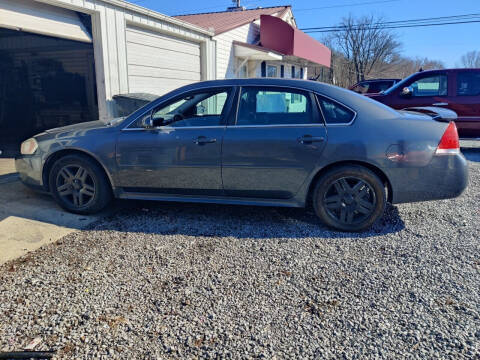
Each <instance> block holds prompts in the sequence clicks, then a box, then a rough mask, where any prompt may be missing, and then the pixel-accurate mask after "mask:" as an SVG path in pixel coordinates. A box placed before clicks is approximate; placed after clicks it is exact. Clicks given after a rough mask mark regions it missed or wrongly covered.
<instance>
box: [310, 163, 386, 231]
mask: <svg viewBox="0 0 480 360" xmlns="http://www.w3.org/2000/svg"><path fill="white" fill-rule="evenodd" d="M313 203H314V208H315V212H316V214H317V216H318V217H319V218H320V220H322V221H323V222H324V223H325V224H327V225H328V226H330V227H333V228H335V229H338V230H342V231H362V230H365V229H367V228H369V227H370V226H371V225H372V224H373V223H374V222H375V221H376V220H377V219H378V218H379V217H380V216H382V214H383V211H384V209H385V204H386V193H385V185H384V184H383V182H382V181H381V180H380V179H379V178H378V176H377V175H376V174H375V173H373V172H372V171H371V170H369V169H367V168H364V167H362V166H358V165H350V166H349V165H346V166H340V167H338V168H334V169H332V170H330V171H328V172H327V173H326V174H324V175H323V176H322V177H321V178H320V179H319V181H318V182H317V184H316V187H315V191H314V196H313Z"/></svg>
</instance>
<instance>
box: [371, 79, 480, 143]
mask: <svg viewBox="0 0 480 360" xmlns="http://www.w3.org/2000/svg"><path fill="white" fill-rule="evenodd" d="M367 96H368V97H370V98H372V99H375V100H377V101H380V102H381V103H383V104H385V105H388V106H391V107H392V108H394V109H398V110H400V109H405V108H410V107H419V106H438V107H443V108H447V109H450V110H453V111H455V112H456V113H457V115H458V119H457V120H456V121H455V123H456V125H457V128H458V133H459V136H460V137H461V138H480V69H444V70H429V71H422V72H417V73H415V74H413V75H411V76H409V77H407V78H405V79H404V80H402V81H400V82H399V83H397V84H396V85H394V86H393V87H391V88H390V89H388V90H386V91H384V92H382V93H380V94H367Z"/></svg>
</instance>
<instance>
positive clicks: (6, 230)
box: [0, 159, 105, 265]
mask: <svg viewBox="0 0 480 360" xmlns="http://www.w3.org/2000/svg"><path fill="white" fill-rule="evenodd" d="M0 160H2V161H1V162H0V169H1V170H0V171H1V172H2V173H0V265H1V264H3V263H5V262H7V261H9V260H13V259H15V258H17V257H20V256H22V255H24V254H26V253H27V252H29V251H33V250H36V249H38V248H39V247H41V246H43V245H46V244H49V243H51V242H55V241H56V240H58V239H60V238H61V237H63V236H65V235H67V234H69V233H71V232H73V231H77V230H81V229H83V228H85V227H86V226H88V225H89V224H91V223H92V222H94V221H96V220H98V219H99V218H100V217H102V216H104V215H105V213H100V214H98V215H95V216H84V215H75V214H71V213H68V212H66V211H65V210H63V209H61V208H60V207H59V206H58V205H57V204H56V203H55V202H54V201H53V199H52V198H51V197H50V196H48V195H42V194H37V193H35V192H34V191H32V190H30V189H28V188H26V187H25V186H24V185H23V184H22V183H21V182H20V181H19V180H18V177H17V176H15V175H16V174H15V172H14V168H13V167H12V164H13V162H12V161H3V160H6V159H0ZM8 160H10V159H8ZM12 171H13V172H12Z"/></svg>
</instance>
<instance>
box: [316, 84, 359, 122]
mask: <svg viewBox="0 0 480 360" xmlns="http://www.w3.org/2000/svg"><path fill="white" fill-rule="evenodd" d="M313 94H314V95H315V100H316V102H317V106H318V107H319V109H320V113H321V114H322V117H323V121H324V123H325V126H327V127H328V126H350V125H352V124H353V122H354V121H355V119H356V118H357V112H356V111H355V110H353V109H352V108H351V107H350V106H348V105H345V104H344V103H342V102H340V101H338V100H335V99H332V98H331V97H330V96H327V95H324V94H320V93H319V92H315V91H313ZM317 95H318V96H323V97H324V98H326V99H328V100H330V101H333V102H334V103H337V104H339V105H341V106H343V107H346V108H347V109H348V110H350V111H352V112H353V118H352V120H350V122H348V123H337V124H329V123H327V119H326V118H325V116H324V114H323V110H322V106H321V105H320V102H319V100H318V97H317Z"/></svg>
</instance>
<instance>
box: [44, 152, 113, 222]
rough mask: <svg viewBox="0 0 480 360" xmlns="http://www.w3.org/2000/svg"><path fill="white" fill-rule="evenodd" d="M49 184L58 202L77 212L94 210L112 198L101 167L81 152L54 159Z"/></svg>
mask: <svg viewBox="0 0 480 360" xmlns="http://www.w3.org/2000/svg"><path fill="white" fill-rule="evenodd" d="M49 184H50V191H51V193H52V195H53V197H54V199H55V200H56V201H57V203H58V204H59V205H60V206H61V207H62V208H64V209H65V210H68V211H70V212H73V213H77V214H93V213H96V212H98V211H100V210H102V209H103V208H104V207H105V206H107V204H108V203H109V202H110V200H111V199H112V191H111V189H110V185H109V182H108V179H107V178H106V175H105V173H104V171H103V169H102V168H101V167H100V166H99V165H98V164H97V163H96V162H95V161H93V160H91V159H90V158H88V157H86V156H82V155H76V154H75V155H67V156H64V157H62V158H60V159H59V160H57V161H56V162H55V163H54V164H53V166H52V169H51V171H50V176H49Z"/></svg>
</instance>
